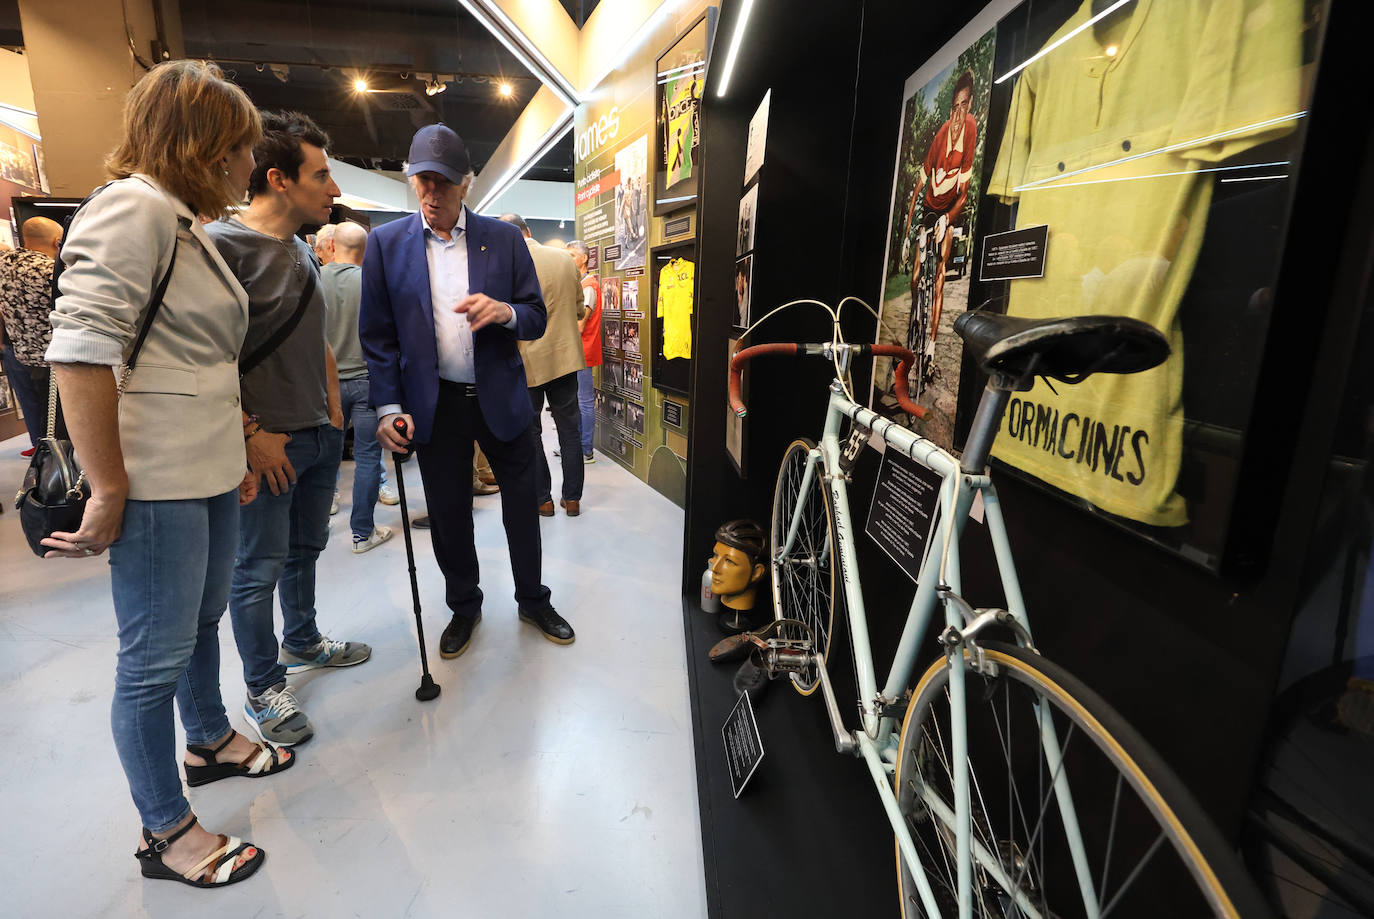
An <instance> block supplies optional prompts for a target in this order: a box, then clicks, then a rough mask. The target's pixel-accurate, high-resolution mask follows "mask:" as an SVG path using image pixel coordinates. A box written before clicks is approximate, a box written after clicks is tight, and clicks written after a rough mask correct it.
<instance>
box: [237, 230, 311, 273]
mask: <svg viewBox="0 0 1374 919" xmlns="http://www.w3.org/2000/svg"><path fill="white" fill-rule="evenodd" d="M235 219H236V220H238V222H239V223H240V224H242V225H243V226H245V227H248V229H250V230H252V231H253V232H254V233H257V234H259V235H260V236H266V237H267V238H268V239H270V240H272V241H273V242H275V243H276V244H277V245H279V246H281V247H282V249H284V250H285V251H286V254H287V255H289V256H291V262H292V269H293V270H294V271H295V273H296V277H300V276H301V250H300V247H298V246H295V245H292V244H291V243H288V242H287V241H286V240H284V239H282V238H281V237H280V236H277V235H276V234H275V233H266V232H264V231H262V230H259V229H258V228H257V227H253V226H248V224H247V223H245V222H244V220H243V218H242V217H236V218H235ZM291 239H292V240H293V241H294V240H295V237H294V236H293V237H291Z"/></svg>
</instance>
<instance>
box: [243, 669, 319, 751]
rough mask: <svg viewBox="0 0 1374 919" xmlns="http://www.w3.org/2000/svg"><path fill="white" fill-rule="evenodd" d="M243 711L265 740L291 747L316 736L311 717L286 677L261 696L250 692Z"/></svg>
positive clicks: (259, 735)
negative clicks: (291, 688)
mask: <svg viewBox="0 0 1374 919" xmlns="http://www.w3.org/2000/svg"><path fill="white" fill-rule="evenodd" d="M243 713H244V715H246V716H247V718H248V726H249V727H251V728H252V729H253V730H254V731H255V732H256V733H257V735H258V737H260V738H262V740H263V742H264V743H274V744H276V745H277V746H280V747H290V746H294V745H295V744H298V743H305V742H306V741H307V740H309V739H310V738H311V737H314V736H315V729H314V728H312V727H311V726H310V719H309V718H307V717H305V712H303V711H301V707H300V705H298V704H297V702H296V697H295V696H294V695H292V694H291V690H290V689H288V688H287V687H286V681H285V680H282V681H281V682H280V683H278V684H277V685H276V686H273V687H272V688H271V689H268V690H266V691H265V692H264V693H263V694H262V695H260V696H255V695H252V694H251V693H250V694H249V696H248V701H247V702H245V703H244V704H243Z"/></svg>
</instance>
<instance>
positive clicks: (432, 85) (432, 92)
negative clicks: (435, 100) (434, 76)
mask: <svg viewBox="0 0 1374 919" xmlns="http://www.w3.org/2000/svg"><path fill="white" fill-rule="evenodd" d="M446 89H448V84H447V83H440V82H439V81H438V80H430V81H429V82H427V83H425V95H426V96H437V95H439V93H441V92H443V91H444V90H446Z"/></svg>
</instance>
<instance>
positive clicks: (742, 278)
mask: <svg viewBox="0 0 1374 919" xmlns="http://www.w3.org/2000/svg"><path fill="white" fill-rule="evenodd" d="M753 290H754V257H753V256H752V255H746V256H745V257H744V258H742V259H740V260H739V261H737V262H735V318H734V324H735V328H737V329H747V328H749V313H750V306H749V301H750V299H751V294H752V293H753Z"/></svg>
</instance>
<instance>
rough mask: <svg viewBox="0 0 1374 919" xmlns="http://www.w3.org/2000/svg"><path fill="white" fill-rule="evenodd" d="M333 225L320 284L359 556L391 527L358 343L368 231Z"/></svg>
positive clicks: (388, 533)
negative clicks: (382, 520) (379, 510)
mask: <svg viewBox="0 0 1374 919" xmlns="http://www.w3.org/2000/svg"><path fill="white" fill-rule="evenodd" d="M333 229H334V233H333V251H334V259H333V261H331V262H330V263H329V264H328V265H325V266H324V267H323V268H322V269H320V287H321V288H323V290H324V302H325V305H326V306H327V307H328V320H327V322H326V329H327V333H328V337H329V346H330V348H332V349H333V351H334V359H335V361H336V362H337V363H338V365H339V400H340V402H341V404H342V408H343V417H344V424H345V425H347V424H348V422H349V421H352V422H353V463H354V470H353V511H352V513H351V514H349V521H348V523H349V526H350V527H351V528H352V530H353V552H354V554H355V555H357V554H361V553H363V552H366V551H368V550H369V549H372V548H374V547H375V546H379V545H381V544H382V543H384V542H386V541H387V540H388V539H390V538H391V536H392V530H391V528H390V527H384V526H376V525H375V523H374V520H373V512H374V510H375V509H376V506H377V494H378V489H379V487H380V486H381V478H382V448H381V445H380V444H378V443H377V411H376V409H374V408H373V407H372V405H371V399H370V394H369V392H368V389H369V387H368V385H367V362H366V361H364V360H363V346H362V343H361V342H359V341H358V304H359V301H360V300H361V299H362V283H363V269H362V264H363V252H364V251H365V250H366V248H367V231H366V230H364V229H363V228H362V227H360V226H358V225H357V224H356V223H340V224H335V225H334V227H333Z"/></svg>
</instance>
